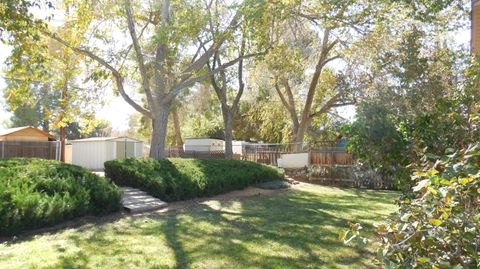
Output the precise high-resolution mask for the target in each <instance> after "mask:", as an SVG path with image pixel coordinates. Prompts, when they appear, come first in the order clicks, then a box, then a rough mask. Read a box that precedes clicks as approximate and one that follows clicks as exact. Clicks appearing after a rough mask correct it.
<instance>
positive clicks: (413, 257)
mask: <svg viewBox="0 0 480 269" xmlns="http://www.w3.org/2000/svg"><path fill="white" fill-rule="evenodd" d="M426 159H427V158H424V161H425V162H424V168H423V169H421V170H418V171H416V172H414V173H413V176H412V179H413V181H414V182H415V186H414V187H413V193H414V194H415V196H414V197H413V198H408V197H407V196H406V197H404V198H403V199H401V201H400V209H399V212H398V213H397V214H396V215H395V216H394V217H393V219H391V220H390V221H389V223H388V224H386V225H381V226H378V227H377V232H378V233H379V235H380V238H381V241H382V247H381V249H380V250H379V254H380V258H381V260H382V261H383V262H384V264H385V265H386V266H387V268H412V267H419V268H480V256H479V252H480V144H476V145H474V146H473V145H472V146H470V147H468V148H467V149H465V150H462V151H457V152H452V153H451V154H449V155H447V156H445V157H443V158H441V159H440V160H437V161H436V162H435V163H433V164H432V163H431V162H428V161H427V160H426ZM359 227H360V226H359V225H358V224H355V225H351V230H350V231H349V232H347V233H342V234H341V237H343V238H344V240H345V242H351V241H354V242H357V243H358V242H364V239H362V238H361V236H360V233H359Z"/></svg>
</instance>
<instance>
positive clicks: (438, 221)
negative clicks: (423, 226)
mask: <svg viewBox="0 0 480 269" xmlns="http://www.w3.org/2000/svg"><path fill="white" fill-rule="evenodd" d="M428 222H430V224H432V225H433V226H440V225H442V223H443V221H441V220H439V219H429V220H428Z"/></svg>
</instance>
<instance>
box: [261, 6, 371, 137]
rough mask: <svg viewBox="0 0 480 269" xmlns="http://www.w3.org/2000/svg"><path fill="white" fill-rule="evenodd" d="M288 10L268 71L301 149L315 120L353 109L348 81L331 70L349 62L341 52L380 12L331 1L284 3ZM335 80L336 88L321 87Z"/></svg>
mask: <svg viewBox="0 0 480 269" xmlns="http://www.w3.org/2000/svg"><path fill="white" fill-rule="evenodd" d="M284 10H285V11H284V13H285V14H286V15H285V17H286V18H285V19H284V21H283V22H282V23H279V24H278V25H277V26H276V27H277V30H276V32H275V33H276V36H275V38H274V39H275V40H276V41H277V42H276V46H275V48H274V49H273V50H272V51H271V53H270V54H269V55H268V56H267V62H266V65H267V69H268V70H269V72H270V76H271V82H270V83H271V85H272V87H273V88H274V89H275V90H276V92H277V94H278V96H279V97H280V100H281V102H282V104H283V106H284V107H285V109H286V110H287V112H288V114H289V117H290V119H291V121H292V126H293V130H292V138H291V141H292V142H297V143H301V142H303V141H304V140H305V135H306V134H307V132H308V129H309V127H310V126H311V123H312V120H313V119H314V118H316V117H319V116H322V115H325V114H326V113H328V112H329V111H330V110H331V109H332V108H334V107H338V106H344V105H348V104H352V101H351V100H347V99H346V97H348V95H347V93H348V92H349V91H350V88H349V86H350V85H348V83H345V82H346V81H348V80H345V79H344V75H342V74H341V73H339V72H333V69H329V68H328V64H330V63H332V62H335V61H336V60H337V63H338V60H339V59H341V58H343V59H344V60H346V59H345V58H346V57H345V55H344V54H342V53H343V51H344V50H345V48H347V47H348V46H349V44H351V43H352V41H353V40H356V39H358V38H361V36H362V34H363V32H364V31H366V29H367V28H368V26H369V22H370V21H371V20H372V18H373V14H374V13H375V12H376V11H377V10H379V8H378V7H375V6H374V5H372V3H370V2H369V1H328V0H327V1H320V2H314V1H302V2H295V1H294V2H292V3H285V4H284ZM287 55H288V57H286V56H287ZM312 55H314V56H313V57H312ZM310 70H313V73H312V74H309V72H310ZM325 72H327V74H325ZM332 76H333V77H336V78H335V80H336V82H335V83H333V84H332V83H330V85H331V87H322V85H326V84H327V83H329V82H328V79H330V78H332ZM325 79H327V81H325ZM307 81H308V82H307ZM330 81H331V80H330Z"/></svg>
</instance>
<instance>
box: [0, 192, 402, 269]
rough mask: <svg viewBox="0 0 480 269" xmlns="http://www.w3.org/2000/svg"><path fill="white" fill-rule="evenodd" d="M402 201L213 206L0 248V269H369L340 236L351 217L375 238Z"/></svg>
mask: <svg viewBox="0 0 480 269" xmlns="http://www.w3.org/2000/svg"><path fill="white" fill-rule="evenodd" d="M397 197H398V195H397V194H396V193H394V192H388V191H360V190H354V189H339V188H330V187H322V186H306V187H302V189H301V190H292V191H288V192H284V193H281V194H278V195H275V196H255V197H250V198H242V199H239V200H230V201H215V200H214V201H208V202H204V203H202V204H199V205H198V206H195V207H192V208H187V209H183V210H180V211H176V212H169V213H164V214H150V215H147V216H141V217H124V218H121V219H117V220H114V221H111V222H106V223H91V224H86V225H83V226H81V227H79V228H72V229H65V230H60V231H57V232H53V233H50V234H43V235H36V236H28V237H24V238H19V239H18V240H16V241H14V242H10V243H8V242H7V243H4V244H0V268H368V267H372V266H373V263H372V259H373V251H372V250H371V249H367V250H359V249H356V248H354V247H349V246H344V245H343V244H342V243H341V242H340V241H339V240H338V232H339V231H340V230H341V229H344V228H345V227H346V226H347V221H348V220H352V219H353V220H356V221H358V222H361V223H363V224H364V226H366V229H367V233H370V232H368V231H369V230H370V231H371V229H372V223H373V222H376V221H382V220H383V219H385V217H386V216H388V215H389V214H390V213H391V212H392V211H394V210H395V208H396V207H395V206H394V200H395V199H396V198H397Z"/></svg>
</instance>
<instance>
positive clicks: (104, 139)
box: [70, 136, 143, 142]
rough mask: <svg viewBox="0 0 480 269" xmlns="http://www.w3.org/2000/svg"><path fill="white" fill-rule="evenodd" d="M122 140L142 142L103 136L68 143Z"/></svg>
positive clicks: (129, 138) (122, 137) (124, 137)
mask: <svg viewBox="0 0 480 269" xmlns="http://www.w3.org/2000/svg"><path fill="white" fill-rule="evenodd" d="M122 139H125V140H129V141H133V142H143V141H140V140H138V139H135V138H131V137H127V136H103V137H89V138H84V139H76V140H70V142H100V141H115V140H117V141H121V140H122Z"/></svg>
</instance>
